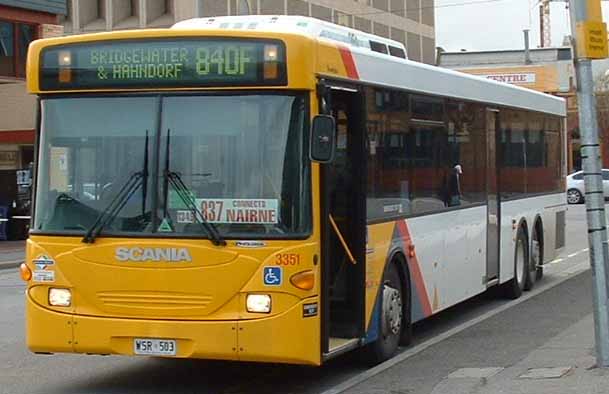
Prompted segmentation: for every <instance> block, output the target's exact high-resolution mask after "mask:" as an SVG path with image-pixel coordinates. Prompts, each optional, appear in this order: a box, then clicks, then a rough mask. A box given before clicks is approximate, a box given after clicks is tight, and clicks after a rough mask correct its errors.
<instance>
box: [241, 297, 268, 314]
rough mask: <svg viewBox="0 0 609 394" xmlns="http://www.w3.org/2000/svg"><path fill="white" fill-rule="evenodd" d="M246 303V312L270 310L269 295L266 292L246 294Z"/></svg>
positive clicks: (265, 311) (266, 311)
mask: <svg viewBox="0 0 609 394" xmlns="http://www.w3.org/2000/svg"><path fill="white" fill-rule="evenodd" d="M246 304H247V311H248V312H252V313H269V312H271V296H270V295H268V294H248V295H247V301H246Z"/></svg>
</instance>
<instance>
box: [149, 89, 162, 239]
mask: <svg viewBox="0 0 609 394" xmlns="http://www.w3.org/2000/svg"><path fill="white" fill-rule="evenodd" d="M157 100H158V106H159V109H158V111H156V113H157V118H156V130H155V132H154V136H155V144H154V149H153V151H152V163H153V166H154V169H153V171H152V174H153V177H152V207H151V209H150V210H151V212H150V213H151V215H152V217H151V222H152V231H153V232H156V229H157V228H158V226H159V223H158V216H157V213H158V211H159V193H158V190H159V160H160V159H159V158H160V155H161V122H162V121H163V117H162V112H163V99H162V97H161V96H158V98H157Z"/></svg>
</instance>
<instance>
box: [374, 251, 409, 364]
mask: <svg viewBox="0 0 609 394" xmlns="http://www.w3.org/2000/svg"><path fill="white" fill-rule="evenodd" d="M402 289H403V286H402V281H401V280H400V274H399V272H398V265H397V264H396V263H395V262H394V261H391V262H390V263H389V264H387V267H386V268H385V273H384V274H383V284H382V288H381V292H380V294H379V296H380V297H381V302H380V309H381V312H380V322H379V336H378V339H377V340H376V341H374V342H372V343H371V344H370V348H369V357H368V358H369V361H370V362H371V363H374V364H378V363H380V362H383V361H385V360H387V359H389V358H391V357H392V356H393V355H394V354H395V352H396V351H397V349H398V345H399V343H400V339H401V337H402V330H403V325H404V308H403V305H402V294H403V290H402Z"/></svg>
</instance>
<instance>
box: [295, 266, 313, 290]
mask: <svg viewBox="0 0 609 394" xmlns="http://www.w3.org/2000/svg"><path fill="white" fill-rule="evenodd" d="M290 282H291V283H292V284H293V285H294V286H296V287H298V288H299V289H301V290H311V289H312V288H313V286H315V274H314V273H313V271H310V270H308V271H302V272H299V273H297V274H294V275H292V277H291V278H290Z"/></svg>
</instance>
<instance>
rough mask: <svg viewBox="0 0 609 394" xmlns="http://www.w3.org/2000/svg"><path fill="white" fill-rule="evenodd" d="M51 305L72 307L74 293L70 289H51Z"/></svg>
mask: <svg viewBox="0 0 609 394" xmlns="http://www.w3.org/2000/svg"><path fill="white" fill-rule="evenodd" d="M49 305H52V306H70V305H72V292H71V291H70V290H68V289H54V288H51V289H49Z"/></svg>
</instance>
